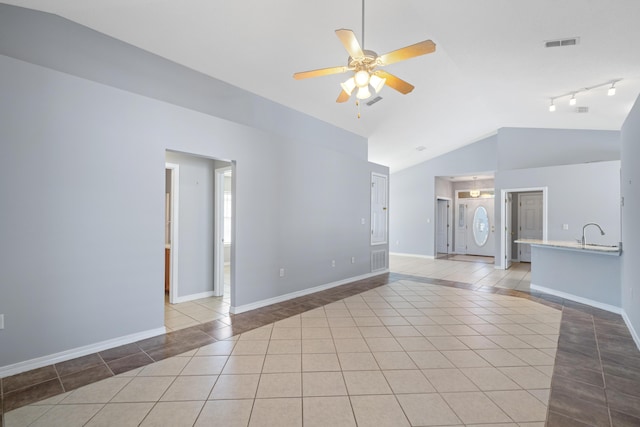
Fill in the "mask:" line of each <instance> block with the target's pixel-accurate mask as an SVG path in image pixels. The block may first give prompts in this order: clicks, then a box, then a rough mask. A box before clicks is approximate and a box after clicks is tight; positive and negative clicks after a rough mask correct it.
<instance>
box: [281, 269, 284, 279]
mask: <svg viewBox="0 0 640 427" xmlns="http://www.w3.org/2000/svg"><path fill="white" fill-rule="evenodd" d="M280 277H284V268H281V269H280Z"/></svg>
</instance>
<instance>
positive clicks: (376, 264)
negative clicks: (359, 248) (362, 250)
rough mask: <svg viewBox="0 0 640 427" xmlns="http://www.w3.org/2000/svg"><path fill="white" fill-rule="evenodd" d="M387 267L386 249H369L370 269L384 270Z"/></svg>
mask: <svg viewBox="0 0 640 427" xmlns="http://www.w3.org/2000/svg"><path fill="white" fill-rule="evenodd" d="M386 268H387V251H386V250H384V249H383V250H378V251H371V271H379V270H385V269H386Z"/></svg>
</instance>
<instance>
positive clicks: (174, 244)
mask: <svg viewBox="0 0 640 427" xmlns="http://www.w3.org/2000/svg"><path fill="white" fill-rule="evenodd" d="M166 169H171V249H170V251H171V252H170V254H169V258H170V263H169V264H170V266H169V269H170V270H171V271H170V273H169V274H170V278H169V302H170V303H171V304H175V303H176V301H177V300H178V277H179V276H178V241H179V239H178V229H179V224H180V221H179V220H180V215H179V213H180V209H179V207H180V165H178V164H177V163H165V170H166Z"/></svg>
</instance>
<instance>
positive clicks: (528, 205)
mask: <svg viewBox="0 0 640 427" xmlns="http://www.w3.org/2000/svg"><path fill="white" fill-rule="evenodd" d="M518 239H542V193H541V192H536V193H522V194H518ZM519 246H520V261H524V262H531V245H525V244H520V245H519Z"/></svg>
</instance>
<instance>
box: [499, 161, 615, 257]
mask: <svg viewBox="0 0 640 427" xmlns="http://www.w3.org/2000/svg"><path fill="white" fill-rule="evenodd" d="M619 182H620V161H618V160H615V161H610V162H598V163H585V164H579V165H566V166H550V167H546V168H533V169H520V170H508V171H499V172H497V173H496V194H500V191H501V190H502V189H513V188H539V187H548V193H547V201H548V208H547V212H548V218H547V220H548V221H547V230H548V238H549V239H550V240H569V241H575V240H576V239H579V238H580V237H581V236H582V226H583V225H584V224H586V223H588V222H597V223H598V224H600V225H601V226H602V228H603V229H604V231H605V232H606V235H604V236H601V235H600V233H599V232H598V231H597V230H596V229H592V228H589V229H587V231H586V233H587V240H588V242H590V243H600V244H611V245H615V244H617V243H618V242H619V241H620V184H619ZM498 199H499V198H498ZM499 208H500V200H497V201H496V224H501V223H502V221H501V218H500V216H501V212H500V209H499ZM563 224H568V225H569V229H568V230H563V229H562V225H563ZM497 229H499V228H497ZM496 237H497V238H498V239H499V236H496ZM496 243H498V242H496ZM496 247H500V246H496Z"/></svg>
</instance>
